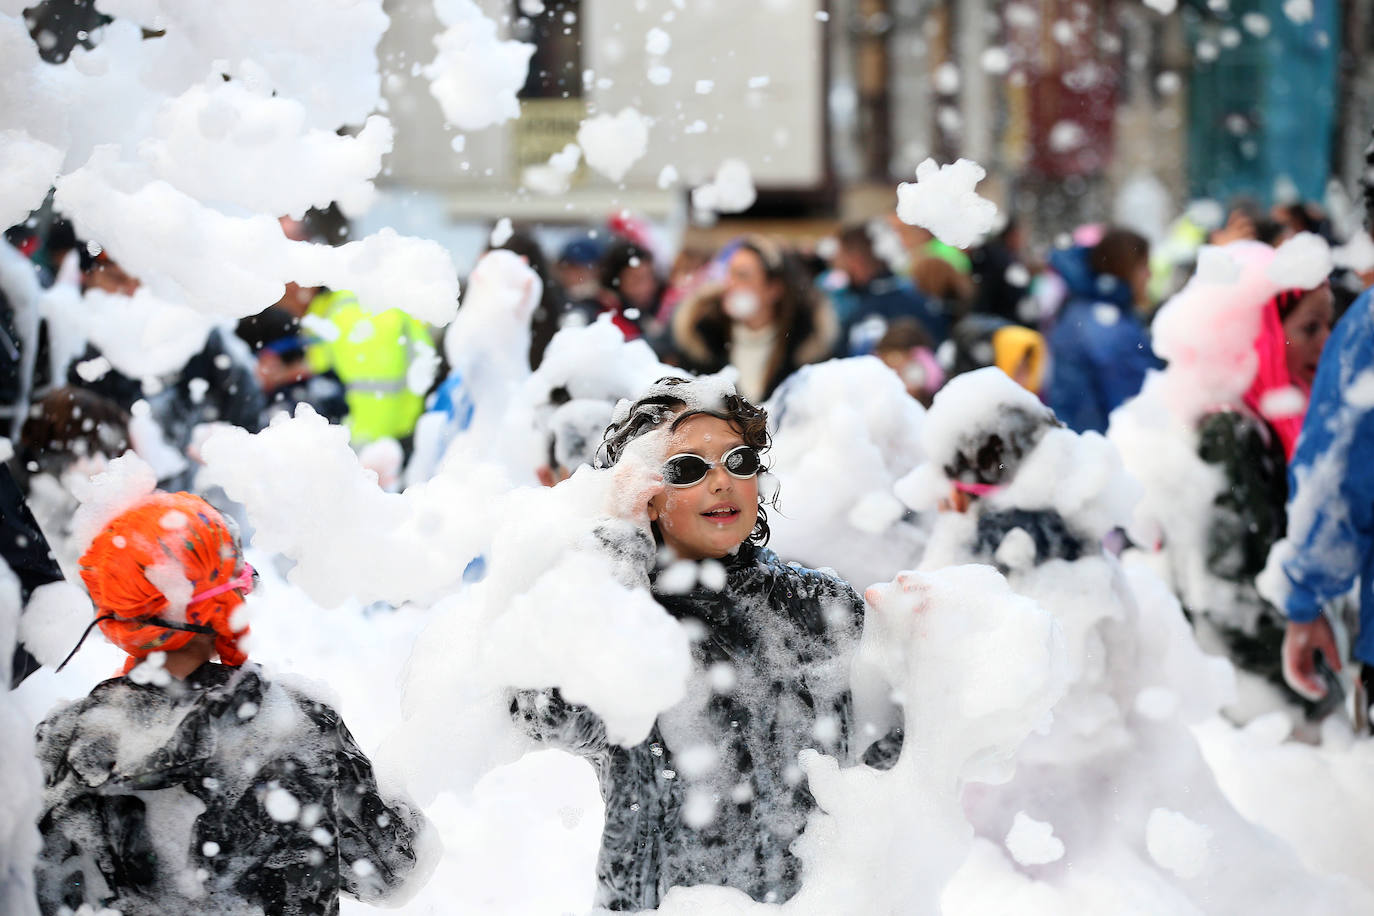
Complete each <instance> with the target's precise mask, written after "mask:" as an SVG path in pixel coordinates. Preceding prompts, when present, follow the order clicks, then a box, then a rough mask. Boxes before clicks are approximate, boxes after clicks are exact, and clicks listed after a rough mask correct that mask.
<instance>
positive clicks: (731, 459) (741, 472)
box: [663, 445, 763, 488]
mask: <svg viewBox="0 0 1374 916" xmlns="http://www.w3.org/2000/svg"><path fill="white" fill-rule="evenodd" d="M717 464H719V465H720V466H721V467H723V468H725V473H727V474H729V475H730V476H731V477H737V478H739V479H740V480H748V479H749V478H751V477H753V476H755V475H756V474H758V472H759V471H761V470H763V460H762V459H761V458H760V457H759V452H758V449H756V448H754V447H753V446H752V445H737V446H735V447H734V448H732V449H730V451H728V452H726V453H725V454H724V455H721V456H720V461H719V462H715V461H707V460H706V459H705V458H703V457H701V456H700V455H693V454H691V453H690V452H684V453H683V454H681V455H674V456H673V457H671V458H669V459H668V460H667V461H665V462H663V482H664V483H665V484H667V485H668V486H670V487H678V488H682V487H691V486H695V485H696V484H699V483H701V482H702V481H703V480H705V479H706V475H707V474H709V473H711V469H712V468H713V467H716V465H717Z"/></svg>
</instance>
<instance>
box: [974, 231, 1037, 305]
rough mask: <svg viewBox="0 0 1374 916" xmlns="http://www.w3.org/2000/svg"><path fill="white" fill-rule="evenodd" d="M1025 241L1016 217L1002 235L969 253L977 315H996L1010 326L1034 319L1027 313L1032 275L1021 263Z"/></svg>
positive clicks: (999, 234)
mask: <svg viewBox="0 0 1374 916" xmlns="http://www.w3.org/2000/svg"><path fill="white" fill-rule="evenodd" d="M1023 242H1024V239H1023V232H1022V228H1021V224H1020V222H1018V221H1017V219H1016V217H1014V216H1013V217H1011V218H1010V219H1009V220H1008V222H1007V225H1006V226H1004V227H1003V228H1002V231H1001V232H999V233H997V234H996V235H995V236H993V237H992V238H990V239H988V240H987V241H986V242H984V243H983V244H982V245H980V246H979V247H977V248H975V249H974V250H972V251H970V252H969V260H970V261H971V262H972V264H973V284H974V289H975V292H974V298H973V311H974V312H978V313H982V314H984V315H996V316H998V317H999V318H1002V319H1003V320H1005V321H1007V322H1010V323H1011V324H1025V323H1026V322H1028V321H1031V320H1033V317H1032V315H1028V314H1025V311H1026V309H1027V308H1028V307H1029V306H1030V305H1031V303H1030V299H1029V297H1030V284H1031V273H1030V271H1029V270H1028V269H1027V268H1026V266H1025V265H1024V264H1023V263H1022V262H1021V248H1022V245H1023Z"/></svg>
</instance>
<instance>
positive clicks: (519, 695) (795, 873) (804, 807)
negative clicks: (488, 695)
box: [511, 539, 863, 910]
mask: <svg viewBox="0 0 1374 916" xmlns="http://www.w3.org/2000/svg"><path fill="white" fill-rule="evenodd" d="M645 543H646V544H647V539H645ZM643 554H644V561H645V562H648V558H649V557H650V556H651V555H652V550H651V549H650V547H646V548H645V549H644V550H643ZM723 563H724V565H725V573H726V575H725V585H724V588H722V589H721V590H720V591H714V590H712V589H710V588H708V587H705V586H703V585H698V586H696V587H694V588H693V589H691V590H690V591H688V592H686V593H684V594H667V593H665V592H664V591H663V589H662V588H660V587H658V580H657V577H655V587H654V597H655V598H656V599H657V600H658V601H659V602H660V603H661V604H662V605H663V606H664V607H665V608H666V609H667V610H668V612H669V613H670V614H672V615H673V616H674V617H675V618H677V619H678V620H681V621H684V622H686V623H688V624H689V626H692V627H694V628H697V627H699V633H700V638H699V639H697V640H696V641H695V643H694V646H693V654H694V656H695V661H696V669H697V678H696V679H695V682H694V687H693V688H692V689H691V690H689V695H688V697H687V699H685V700H683V701H682V702H681V703H679V704H678V706H676V707H674V708H673V709H672V710H669V711H667V712H665V713H663V714H661V715H660V716H659V717H658V720H657V721H656V722H655V724H654V727H653V729H652V730H651V732H650V734H649V737H648V738H647V739H646V740H645V741H643V742H642V743H640V744H637V745H635V746H633V747H621V746H619V745H615V744H611V743H609V742H608V741H607V739H606V730H605V727H604V725H603V724H602V722H601V720H600V719H599V718H598V717H597V716H596V715H595V714H594V713H593V712H591V711H590V710H589V709H587V708H586V707H583V706H575V705H571V704H569V703H567V702H565V701H564V700H563V699H562V697H561V696H560V695H559V693H558V691H557V690H542V691H532V690H527V691H519V692H516V693H515V694H514V695H513V698H512V701H511V712H512V715H513V716H515V718H516V719H517V721H519V722H520V723H522V724H523V725H524V727H525V728H526V729H527V730H528V731H529V733H530V734H532V735H533V736H534V737H536V738H538V739H540V740H543V741H548V742H551V743H554V744H557V745H561V746H563V747H565V748H567V749H570V750H573V751H575V752H578V753H580V754H583V755H584V756H586V757H587V758H588V759H590V760H591V762H592V763H593V765H594V766H595V767H596V769H597V774H598V776H599V778H600V781H601V792H602V796H603V798H604V799H605V801H606V827H605V832H604V834H603V836H602V845H601V854H600V859H599V861H598V864H597V872H598V875H597V877H598V880H599V889H598V895H597V904H598V905H599V906H602V907H605V908H608V909H611V910H639V909H653V908H655V907H657V906H658V903H659V901H660V899H661V897H662V895H663V894H664V893H666V891H667V890H668V888H670V887H673V886H675V885H695V884H715V885H726V886H731V887H735V888H738V889H739V890H742V891H744V892H745V893H747V894H749V895H750V896H751V897H753V898H754V899H756V900H769V901H779V902H781V901H783V900H786V899H788V898H789V897H791V896H792V894H794V893H795V892H796V890H797V888H798V885H799V879H800V874H799V871H800V868H799V862H798V860H797V859H796V857H795V856H793V855H792V853H791V852H790V851H789V847H790V845H791V844H792V841H793V840H794V839H795V838H796V837H797V835H798V834H799V833H800V832H801V830H802V828H803V827H805V826H806V818H807V816H808V815H809V814H810V813H811V811H812V809H813V808H814V807H815V801H814V800H813V799H812V797H811V793H810V791H809V790H808V789H807V787H806V782H805V778H804V776H803V774H802V773H801V770H800V768H799V767H798V764H797V754H798V752H799V751H801V750H802V749H803V748H807V747H812V748H816V749H817V750H820V751H822V752H824V753H827V754H831V755H834V756H836V757H837V758H839V759H840V760H841V761H844V760H845V759H846V756H847V753H848V748H849V742H850V728H851V708H852V707H851V701H850V695H849V690H848V654H849V651H848V650H850V649H851V648H852V646H853V645H854V643H855V640H856V639H857V636H858V634H859V630H860V626H861V623H862V614H863V601H862V599H860V598H859V596H858V595H857V594H855V593H854V590H853V589H851V588H850V587H849V586H848V585H847V584H845V583H844V582H843V581H841V580H839V579H836V578H833V577H831V576H828V575H825V574H823V573H820V572H816V571H815V570H809V569H802V568H799V567H793V566H788V565H786V564H784V563H782V562H781V561H780V560H779V559H778V558H777V555H776V554H774V553H773V552H772V551H770V550H767V549H764V548H758V547H755V546H753V545H750V544H745V545H743V546H742V547H740V549H739V551H738V553H737V554H736V555H735V556H733V557H728V558H726V559H725V560H724V561H723Z"/></svg>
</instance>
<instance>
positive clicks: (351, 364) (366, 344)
mask: <svg viewBox="0 0 1374 916" xmlns="http://www.w3.org/2000/svg"><path fill="white" fill-rule="evenodd" d="M307 316H314V319H311V318H310V317H307V319H306V321H305V322H303V324H304V325H305V330H306V332H307V333H308V334H309V336H310V337H311V338H312V342H311V344H310V345H309V347H307V349H306V358H307V360H308V361H309V364H310V369H311V371H312V372H315V373H316V374H319V373H322V372H326V371H329V370H331V369H332V370H333V371H334V374H335V375H337V376H338V377H339V381H341V382H343V385H344V400H345V401H347V402H348V428H349V433H350V434H351V436H352V439H353V444H354V445H355V446H356V445H364V444H366V443H368V442H372V441H373V440H376V439H381V438H384V437H391V438H393V439H404V438H405V437H406V436H409V435H410V434H411V433H412V432H414V430H415V421H416V420H418V419H419V417H420V414H421V413H422V412H423V411H424V406H425V403H424V393H423V392H418V393H417V392H414V391H411V390H410V387H409V385H408V384H407V375H408V373H409V372H410V367H411V365H412V364H414V363H415V361H416V360H417V359H426V360H428V359H431V358H432V357H433V355H434V344H433V342H432V341H431V339H430V335H429V328H428V327H427V326H426V325H425V324H424V323H423V322H421V321H419V320H417V319H415V318H412V317H411V316H410V315H409V314H407V313H406V312H404V311H402V310H401V309H395V308H393V309H387V310H386V311H383V312H377V313H375V314H374V313H372V312H369V311H368V310H366V309H364V308H363V307H362V304H361V303H359V302H358V297H357V296H355V295H353V293H351V292H349V291H348V290H331V291H329V292H325V293H321V294H320V295H318V296H316V297H315V298H314V300H313V301H312V302H311V303H310V308H309V309H308V311H307Z"/></svg>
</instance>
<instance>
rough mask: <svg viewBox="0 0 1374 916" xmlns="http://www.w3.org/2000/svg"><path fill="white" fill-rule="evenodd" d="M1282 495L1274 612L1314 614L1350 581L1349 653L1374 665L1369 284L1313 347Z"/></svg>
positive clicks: (1373, 373)
mask: <svg viewBox="0 0 1374 916" xmlns="http://www.w3.org/2000/svg"><path fill="white" fill-rule="evenodd" d="M1289 492H1290V493H1291V494H1292V496H1291V497H1290V499H1289V502H1288V541H1287V543H1288V545H1289V547H1290V548H1291V552H1290V553H1289V554H1288V555H1287V556H1284V557H1282V563H1281V568H1282V571H1283V577H1284V579H1286V580H1287V584H1288V586H1289V588H1288V593H1287V595H1286V596H1284V600H1283V610H1284V612H1285V613H1286V614H1287V615H1288V618H1289V619H1290V620H1293V621H1296V622H1298V623H1307V622H1309V621H1312V620H1315V619H1316V618H1317V617H1319V616H1320V615H1321V612H1322V606H1323V604H1325V603H1326V602H1328V601H1331V600H1332V599H1334V598H1338V597H1340V596H1341V595H1344V594H1346V593H1347V592H1348V591H1350V588H1351V586H1353V585H1354V584H1355V580H1356V579H1357V578H1358V579H1359V580H1360V635H1359V637H1358V638H1357V639H1356V641H1355V646H1354V655H1355V657H1356V658H1358V659H1359V660H1360V661H1362V662H1364V663H1365V664H1374V290H1366V291H1365V293H1364V295H1362V296H1360V298H1359V299H1357V300H1355V303H1354V305H1352V306H1350V309H1349V311H1347V312H1346V313H1345V317H1343V318H1342V319H1341V320H1340V322H1338V323H1337V325H1336V328H1335V330H1334V331H1332V333H1331V337H1330V339H1329V340H1328V341H1327V342H1326V349H1325V350H1323V351H1322V359H1321V363H1320V364H1319V365H1318V367H1317V377H1316V380H1315V381H1314V382H1313V383H1312V395H1311V398H1310V400H1309V401H1308V405H1307V417H1306V418H1305V419H1304V420H1303V426H1302V435H1301V436H1300V437H1299V438H1298V449H1297V452H1296V453H1295V454H1294V455H1293V460H1292V462H1291V463H1290V465H1289ZM1272 559H1274V558H1271V561H1272Z"/></svg>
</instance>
